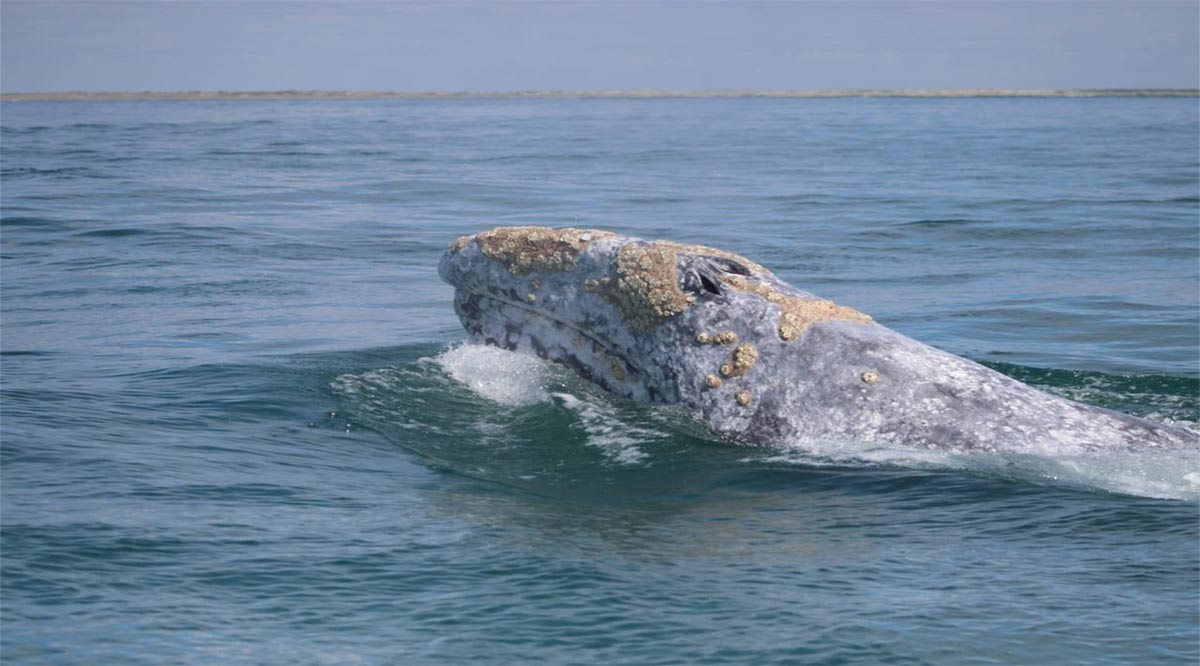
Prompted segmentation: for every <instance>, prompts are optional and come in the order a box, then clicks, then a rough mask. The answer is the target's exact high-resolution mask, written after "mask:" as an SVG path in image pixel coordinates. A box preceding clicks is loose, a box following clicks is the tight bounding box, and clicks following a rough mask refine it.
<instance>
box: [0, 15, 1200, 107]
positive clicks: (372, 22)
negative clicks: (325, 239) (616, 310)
mask: <svg viewBox="0 0 1200 666" xmlns="http://www.w3.org/2000/svg"><path fill="white" fill-rule="evenodd" d="M1198 29H1200V3H1198V2H1197V0H1181V1H1176V0H1134V1H1124V0H1121V1H1113V2H1108V1H1104V0H1087V1H1084V2H1073V1H1063V0H1027V1H1023V2H1013V1H998V0H956V1H926V2H907V1H899V0H896V1H890V0H879V1H874V2H865V1H838V2H720V3H718V2H598V1H574V2H554V3H549V2H546V3H542V2H455V1H443V2H413V3H402V2H388V3H369V2H347V1H339V2H334V1H324V2H322V1H313V2H294V1H286V0H275V1H268V0H258V1H253V0H241V1H233V2H222V1H216V0H204V1H194V2H169V1H152V2H144V1H143V2H116V1H105V0H91V1H88V2H63V1H57V0H36V1H28V0H3V2H0V33H2V34H0V88H2V89H3V90H4V91H6V92H19V91H25V92H43V91H64V90H85V91H118V90H156V91H171V90H282V89H327V90H380V91H383V90H387V91H410V92H411V91H509V90H598V89H618V88H652V89H674V90H683V89H690V90H697V89H727V88H767V89H816V88H820V89H831V88H1110V87H1117V88H1120V87H1125V88H1142V87H1178V88H1194V87H1197V86H1198V85H1200V82H1198V78H1200V64H1198V63H1200V43H1198V37H1197V33H1198Z"/></svg>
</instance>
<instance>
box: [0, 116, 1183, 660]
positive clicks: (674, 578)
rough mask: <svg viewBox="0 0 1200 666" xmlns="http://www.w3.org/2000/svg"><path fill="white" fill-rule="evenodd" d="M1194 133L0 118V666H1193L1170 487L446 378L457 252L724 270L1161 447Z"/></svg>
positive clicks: (483, 375)
mask: <svg viewBox="0 0 1200 666" xmlns="http://www.w3.org/2000/svg"><path fill="white" fill-rule="evenodd" d="M1198 116H1200V108H1198V105H1197V103H1196V100H1195V99H1194V98H1183V99H1178V98H1176V99H1169V98H1132V99H1130V98H1087V99H1036V98H1034V99H855V98H846V99H738V98H731V99H570V98H567V99H507V100H505V99H462V100H273V101H249V100H243V101H220V100H212V101H179V100H175V101H107V102H5V103H3V104H2V105H0V125H2V126H3V129H2V135H0V162H2V169H3V173H2V181H0V197H2V206H0V207H2V228H0V250H2V256H0V325H2V330H0V351H2V365H0V573H2V578H0V584H2V589H0V660H2V661H3V663H5V664H466V663H470V664H648V665H649V664H766V665H770V664H859V663H861V664H925V663H928V664H1063V663H1073V664H1142V665H1145V664H1195V663H1196V662H1197V659H1200V510H1198V509H1200V458H1198V457H1197V454H1196V452H1190V453H1174V454H1172V453H1145V452H1136V451H1134V452H1124V453H1112V454H1107V455H1095V456H1090V457H1086V458H1081V457H1078V456H1068V455H1062V456H1055V455H1046V456H1026V457H1018V456H990V457H989V456H983V455H979V456H971V455H949V454H939V453H937V452H934V451H922V450H915V449H913V450H905V449H895V450H880V449H877V448H872V447H871V446H869V445H867V444H865V443H853V442H850V443H839V445H838V446H836V447H828V446H827V447H821V446H816V445H811V446H806V445H803V444H797V445H795V446H790V447H780V448H765V447H747V446H733V445H730V444H726V443H722V442H719V441H715V440H713V439H711V438H709V437H707V436H706V435H705V433H704V432H703V431H702V430H700V429H698V428H697V427H695V425H694V424H693V423H691V422H690V421H689V420H688V419H687V418H686V417H683V416H681V415H680V414H678V413H676V412H673V411H671V410H664V409H662V408H657V407H650V406H646V405H639V404H632V403H628V402H624V401H622V400H619V399H615V398H613V397H611V396H609V395H607V394H605V393H604V392H603V391H601V390H599V389H597V388H596V387H594V386H592V385H590V384H588V383H586V382H583V381H582V380H580V379H578V378H576V377H575V376H573V375H572V374H570V373H569V372H567V371H564V370H561V369H559V368H556V367H552V366H549V365H546V364H545V363H543V362H541V361H538V360H536V359H531V358H527V357H524V356H518V355H515V354H511V353H508V352H502V351H498V350H494V349H488V348H482V347H474V346H469V345H464V344H463V342H462V341H463V337H464V336H463V333H462V329H461V327H460V325H459V323H458V321H457V319H456V318H455V315H454V313H453V310H452V307H451V296H452V292H451V289H450V288H449V287H447V286H446V285H444V284H442V283H441V282H440V281H439V280H438V277H437V272H436V265H437V261H438V259H439V257H440V255H441V253H442V251H443V249H444V248H445V246H446V244H447V243H448V242H450V241H451V240H453V239H454V238H455V237H456V236H458V235H461V234H467V233H474V232H477V231H481V230H484V229H487V228H490V227H493V226H497V225H513V224H536V225H551V226H576V227H599V228H604V229H609V230H613V231H618V232H621V233H625V234H630V235H635V236H642V237H653V238H670V239H674V240H679V241H687V242H696V243H702V244H706V245H712V246H717V247H721V248H724V249H728V250H731V251H735V252H738V253H741V254H744V255H747V256H749V257H751V258H752V259H755V260H757V261H758V262H760V263H762V264H764V265H766V266H768V267H769V268H771V269H773V270H774V271H775V272H776V273H777V274H778V275H780V276H781V277H782V278H784V279H786V280H788V281H789V282H791V283H793V284H795V285H797V286H798V287H800V288H802V289H806V290H809V291H812V292H815V293H817V294H819V295H821V296H824V297H827V298H831V299H833V300H835V301H837V302H839V303H842V304H845V305H850V306H852V307H854V308H856V309H858V310H861V311H864V312H867V313H869V314H871V315H873V316H874V317H875V319H876V320H878V321H879V322H881V323H883V324H885V325H887V326H889V327H891V328H894V329H896V330H899V331H901V332H903V333H905V334H907V335H909V336H912V337H914V338H917V339H919V340H922V341H924V342H926V343H929V344H932V345H934V346H937V347H939V348H942V349H946V350H949V351H951V352H953V353H956V354H959V355H962V356H965V357H967V358H970V359H973V360H976V361H979V362H981V363H984V364H986V365H988V366H990V367H992V368H995V369H997V370H999V371H1001V372H1004V373H1006V374H1009V375H1012V376H1014V377H1016V378H1018V379H1020V380H1022V381H1025V382H1028V383H1030V384H1032V385H1034V386H1037V387H1039V388H1042V389H1044V390H1047V391H1050V392H1053V393H1057V394H1060V395H1064V396H1067V397H1070V398H1074V399H1077V400H1082V401H1085V402H1089V403H1093V404H1098V405H1103V406H1105V407H1110V408H1114V409H1118V410H1121V411H1125V412H1128V413H1132V414H1137V415H1139V416H1144V417H1147V418H1150V419H1155V420H1160V421H1165V422H1172V423H1177V424H1182V425H1185V426H1189V427H1196V425H1197V421H1198V420H1200V417H1198V414H1197V410H1198V408H1200V365H1198V363H1200V352H1198V342H1200V312H1198V306H1197V303H1198V302H1200V275H1198V272H1200V265H1198V257H1200V212H1198V211H1200V163H1198V155H1200V117H1198Z"/></svg>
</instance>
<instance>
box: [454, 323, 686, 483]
mask: <svg viewBox="0 0 1200 666" xmlns="http://www.w3.org/2000/svg"><path fill="white" fill-rule="evenodd" d="M434 360H435V362H436V363H437V364H438V365H440V366H441V367H442V369H443V370H445V371H446V373H447V374H449V375H450V376H451V377H452V378H454V379H455V380H456V381H458V382H460V383H462V384H464V385H466V386H467V387H469V388H470V389H471V390H472V391H474V392H475V393H476V394H478V395H479V396H480V397H483V398H487V399H488V400H492V401H494V402H498V403H500V404H502V405H507V406H510V407H523V406H528V405H534V404H537V403H540V402H547V401H551V400H552V401H553V402H554V403H555V404H557V405H559V406H561V407H563V408H565V409H567V410H569V411H570V412H571V413H572V414H573V415H574V417H575V421H576V424H577V425H578V427H579V428H580V429H582V430H583V432H584V433H586V435H587V444H588V445H589V446H594V447H596V448H598V449H600V450H601V451H602V452H603V453H604V454H605V456H607V457H608V458H609V459H610V460H612V461H613V462H617V463H621V464H636V463H641V462H643V461H645V460H646V458H647V454H646V452H645V451H644V450H643V449H642V448H641V444H643V443H645V442H646V441H648V440H652V439H655V438H663V437H669V436H670V435H669V434H668V433H663V432H656V431H652V430H648V429H645V428H639V427H636V426H632V425H630V424H628V423H626V422H625V421H624V420H622V417H621V415H620V414H619V413H618V410H617V409H616V408H614V407H613V406H612V405H611V404H607V403H605V402H602V401H597V400H594V399H590V398H591V396H584V397H580V396H577V395H574V394H571V393H566V392H563V391H561V390H559V391H555V392H553V393H551V392H550V391H549V387H550V386H551V385H555V384H557V385H558V388H561V377H564V376H566V371H564V370H563V369H561V368H559V367H558V366H555V365H553V364H551V363H548V362H546V361H543V360H541V359H538V358H535V357H532V356H529V355H527V354H519V353H515V352H510V351H506V350H503V349H499V348H496V347H490V346H483V345H461V346H458V347H453V348H451V349H448V350H446V351H445V352H442V353H441V354H439V355H438V357H437V358H436V359H434Z"/></svg>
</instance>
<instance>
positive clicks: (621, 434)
mask: <svg viewBox="0 0 1200 666" xmlns="http://www.w3.org/2000/svg"><path fill="white" fill-rule="evenodd" d="M553 397H554V399H555V400H556V401H557V402H558V404H560V405H562V406H563V407H566V408H567V409H569V410H571V411H572V412H574V413H575V416H576V418H577V419H578V422H579V425H580V426H581V427H582V428H583V429H584V431H585V432H587V435H588V440H587V443H588V444H589V445H590V446H594V447H596V448H598V449H600V450H601V451H603V452H604V453H605V455H607V456H608V457H609V458H610V459H611V460H613V461H614V462H618V463H622V464H626V465H632V464H635V463H640V462H643V461H644V460H645V459H646V457H647V456H646V452H645V451H644V450H643V449H642V447H641V444H642V443H644V442H646V441H648V440H651V439H655V438H661V437H664V436H667V435H666V434H665V433H661V432H654V431H652V430H647V429H645V428H638V427H636V426H631V425H629V424H627V423H625V422H624V421H622V420H621V418H620V416H619V415H618V414H617V413H616V410H614V409H611V408H610V407H607V406H605V405H603V404H599V403H594V402H588V401H586V400H580V399H579V398H577V397H575V396H573V395H571V394H569V393H555V394H553Z"/></svg>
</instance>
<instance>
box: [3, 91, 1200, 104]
mask: <svg viewBox="0 0 1200 666" xmlns="http://www.w3.org/2000/svg"><path fill="white" fill-rule="evenodd" d="M1197 96H1200V89H1196V88H1103V89H1087V90H1041V89H956V90H683V91H679V90H593V91H563V90H543V91H515V92H370V91H337V90H276V91H197V90H189V91H178V92H153V91H143V92H41V93H22V92H13V93H0V101H6V102H34V101H38V102H44V101H55V102H57V101H120V100H210V99H211V100H272V99H556V98H593V97H612V98H645V99H653V98H709V97H771V98H795V99H819V98H829V97H922V98H929V97H1197Z"/></svg>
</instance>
